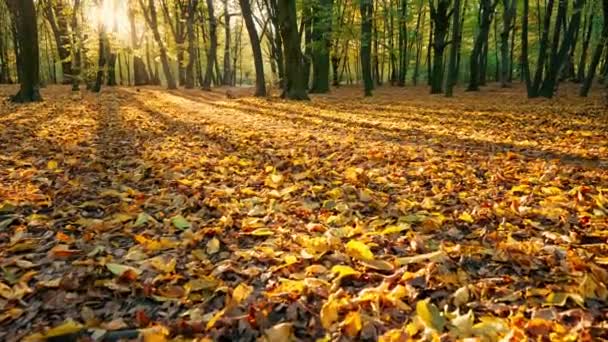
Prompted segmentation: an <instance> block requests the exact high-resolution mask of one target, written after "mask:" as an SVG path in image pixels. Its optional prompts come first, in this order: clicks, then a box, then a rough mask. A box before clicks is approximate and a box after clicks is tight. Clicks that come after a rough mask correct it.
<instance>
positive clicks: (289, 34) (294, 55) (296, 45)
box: [277, 0, 308, 100]
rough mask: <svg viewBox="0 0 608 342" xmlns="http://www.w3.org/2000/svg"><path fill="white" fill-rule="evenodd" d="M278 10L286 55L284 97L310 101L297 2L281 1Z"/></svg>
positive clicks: (290, 0) (293, 0)
mask: <svg viewBox="0 0 608 342" xmlns="http://www.w3.org/2000/svg"><path fill="white" fill-rule="evenodd" d="M277 9H278V17H279V27H280V31H281V38H282V40H283V50H284V55H285V76H286V82H285V83H286V85H285V90H284V92H283V97H284V98H287V99H290V100H308V94H307V92H306V79H304V63H303V56H302V51H301V50H300V35H299V33H298V24H297V16H296V1H295V0H279V1H278V8H277Z"/></svg>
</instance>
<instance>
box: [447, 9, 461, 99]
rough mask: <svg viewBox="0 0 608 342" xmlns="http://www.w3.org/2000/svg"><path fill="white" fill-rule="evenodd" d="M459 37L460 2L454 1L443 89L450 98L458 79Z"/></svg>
mask: <svg viewBox="0 0 608 342" xmlns="http://www.w3.org/2000/svg"><path fill="white" fill-rule="evenodd" d="M458 37H460V0H455V1H454V14H453V16H452V46H451V47H450V64H449V67H448V81H447V84H446V89H445V96H447V97H452V96H453V94H454V85H456V79H457V78H458V68H457V63H458V49H459V41H458Z"/></svg>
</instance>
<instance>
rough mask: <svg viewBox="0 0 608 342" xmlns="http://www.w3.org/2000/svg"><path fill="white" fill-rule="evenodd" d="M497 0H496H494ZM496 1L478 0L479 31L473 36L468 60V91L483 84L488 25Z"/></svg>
mask: <svg viewBox="0 0 608 342" xmlns="http://www.w3.org/2000/svg"><path fill="white" fill-rule="evenodd" d="M494 1H497V0H494ZM495 7H496V3H492V0H480V9H479V16H480V18H479V33H478V34H477V37H475V42H474V45H473V51H472V52H471V61H470V65H469V68H470V73H471V74H470V79H469V86H468V88H467V90H468V91H477V90H479V86H480V85H484V84H485V79H486V77H485V73H486V66H487V60H488V55H487V51H488V37H489V34H490V26H491V24H492V18H493V16H494V10H495Z"/></svg>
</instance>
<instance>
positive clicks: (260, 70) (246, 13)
mask: <svg viewBox="0 0 608 342" xmlns="http://www.w3.org/2000/svg"><path fill="white" fill-rule="evenodd" d="M249 1H250V0H239V3H240V5H241V12H242V13H243V20H244V21H245V26H246V27H247V32H248V33H249V41H250V42H251V50H252V53H253V63H254V64H255V96H266V81H265V79H264V60H263V59H262V48H261V46H260V38H259V37H258V33H257V31H256V29H255V23H254V22H253V15H252V13H251V4H250V3H249Z"/></svg>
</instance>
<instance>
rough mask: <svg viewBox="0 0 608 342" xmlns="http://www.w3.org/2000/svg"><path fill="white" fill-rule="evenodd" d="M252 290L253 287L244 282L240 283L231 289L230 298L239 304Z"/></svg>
mask: <svg viewBox="0 0 608 342" xmlns="http://www.w3.org/2000/svg"><path fill="white" fill-rule="evenodd" d="M251 292H253V287H252V286H249V285H247V284H245V283H240V284H239V285H238V286H237V287H236V288H235V289H234V291H232V299H233V300H234V301H235V302H236V304H240V303H241V302H242V301H243V300H245V299H247V297H249V295H250V294H251Z"/></svg>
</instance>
